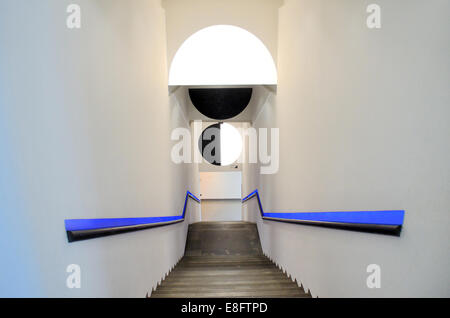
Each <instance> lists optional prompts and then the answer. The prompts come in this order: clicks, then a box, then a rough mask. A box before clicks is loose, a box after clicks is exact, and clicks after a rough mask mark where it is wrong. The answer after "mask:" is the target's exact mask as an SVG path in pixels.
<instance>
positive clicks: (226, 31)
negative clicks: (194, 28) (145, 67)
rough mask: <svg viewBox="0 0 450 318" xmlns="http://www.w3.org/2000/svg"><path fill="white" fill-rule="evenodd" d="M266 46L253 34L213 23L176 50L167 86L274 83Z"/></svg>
mask: <svg viewBox="0 0 450 318" xmlns="http://www.w3.org/2000/svg"><path fill="white" fill-rule="evenodd" d="M276 84H277V70H276V66H275V62H274V61H273V58H272V55H271V54H270V52H269V50H268V49H267V48H266V46H265V45H264V44H263V43H262V41H261V40H260V39H258V38H257V37H256V36H255V35H253V34H252V33H250V32H248V31H246V30H244V29H242V28H239V27H236V26H232V25H214V26H210V27H207V28H204V29H202V30H200V31H198V32H196V33H194V34H193V35H191V36H190V37H189V38H188V39H187V40H186V41H185V42H184V43H183V44H182V45H181V47H180V48H179V49H178V51H177V52H176V54H175V56H174V58H173V61H172V64H171V66H170V72H169V85H276Z"/></svg>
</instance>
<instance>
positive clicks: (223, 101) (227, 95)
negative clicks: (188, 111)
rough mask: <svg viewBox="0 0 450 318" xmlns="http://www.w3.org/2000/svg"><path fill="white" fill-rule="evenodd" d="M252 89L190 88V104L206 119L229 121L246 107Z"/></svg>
mask: <svg viewBox="0 0 450 318" xmlns="http://www.w3.org/2000/svg"><path fill="white" fill-rule="evenodd" d="M252 91H253V89H252V88H190V89H189V97H190V98H191V101H192V104H193V105H194V106H195V108H197V109H198V111H199V112H200V113H202V114H203V115H205V116H206V117H209V118H213V119H216V120H224V119H230V118H233V117H235V116H237V115H239V114H240V113H241V112H242V111H243V110H244V109H245V107H247V105H248V103H249V102H250V99H251V97H252Z"/></svg>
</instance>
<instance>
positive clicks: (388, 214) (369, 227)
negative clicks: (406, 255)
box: [242, 189, 405, 235]
mask: <svg viewBox="0 0 450 318" xmlns="http://www.w3.org/2000/svg"><path fill="white" fill-rule="evenodd" d="M254 197H256V198H257V200H258V207H259V212H260V214H261V217H262V218H263V219H264V220H270V221H279V222H288V223H298V224H305V225H316V226H326V227H333V228H345V229H349V230H357V231H363V232H374V233H384V234H392V235H400V231H401V228H402V226H403V220H404V215H405V211H404V210H383V211H336V212H281V213H280V212H264V209H263V206H262V203H261V198H260V197H259V192H258V189H256V190H255V191H253V192H251V193H250V194H249V195H247V196H246V197H245V198H243V199H242V203H245V202H247V201H248V200H250V199H251V198H254Z"/></svg>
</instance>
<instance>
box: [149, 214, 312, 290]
mask: <svg viewBox="0 0 450 318" xmlns="http://www.w3.org/2000/svg"><path fill="white" fill-rule="evenodd" d="M151 297H155V298H156V297H159V298H199V297H200V298H206V297H208V298H211V297H218V298H219V297H226V298H239V297H245V298H250V297H271V298H272V297H273V298H280V297H289V298H291V297H300V298H306V297H308V298H310V297H311V295H309V294H306V293H305V292H304V290H303V289H302V288H300V287H298V285H297V283H295V282H293V281H292V280H291V279H290V278H289V277H288V276H287V275H286V274H285V273H283V271H282V270H280V269H279V268H278V267H277V266H276V265H275V264H274V263H273V262H272V261H271V260H270V259H269V258H267V257H266V256H264V255H263V254H262V250H261V244H260V241H259V235H258V231H257V228H256V225H255V224H251V223H245V222H212V223H206V222H203V223H196V224H191V225H190V226H189V230H188V238H187V242H186V251H185V256H184V257H183V258H182V259H181V261H180V262H179V263H178V264H177V265H176V266H175V268H174V269H173V270H172V271H171V272H170V273H169V275H168V276H167V277H166V278H165V279H164V280H163V281H162V282H161V284H159V285H158V286H157V288H156V290H155V291H154V292H153V293H152V294H151Z"/></svg>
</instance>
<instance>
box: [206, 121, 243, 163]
mask: <svg viewBox="0 0 450 318" xmlns="http://www.w3.org/2000/svg"><path fill="white" fill-rule="evenodd" d="M198 149H199V150H200V153H201V154H202V156H203V158H205V160H206V161H208V162H209V163H211V164H213V165H216V166H228V165H231V164H232V163H234V162H235V161H236V160H237V159H238V158H239V156H240V155H241V152H242V137H241V134H240V133H239V131H238V130H237V129H236V128H234V127H233V126H232V125H230V124H227V123H217V124H213V125H211V126H209V127H207V128H206V129H205V130H203V132H202V134H201V135H200V138H199V140H198Z"/></svg>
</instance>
